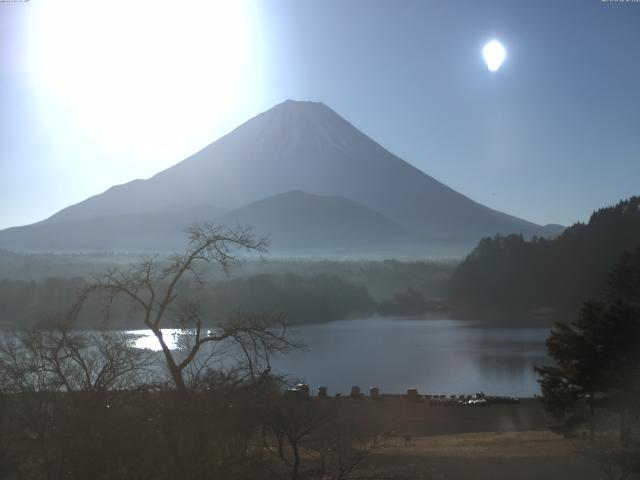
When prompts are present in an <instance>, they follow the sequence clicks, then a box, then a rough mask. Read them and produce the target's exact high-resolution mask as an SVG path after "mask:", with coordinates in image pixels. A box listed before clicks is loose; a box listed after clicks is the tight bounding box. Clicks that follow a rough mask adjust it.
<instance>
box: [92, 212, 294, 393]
mask: <svg viewBox="0 0 640 480" xmlns="http://www.w3.org/2000/svg"><path fill="white" fill-rule="evenodd" d="M188 233H189V246H188V248H187V250H186V251H185V252H184V253H181V254H176V255H173V256H172V257H170V258H169V259H168V263H163V262H161V261H159V260H158V259H154V258H151V259H146V260H144V261H142V262H140V263H138V264H135V265H131V266H129V267H126V268H113V269H111V270H109V271H108V272H106V274H105V275H103V276H102V277H100V278H98V279H97V280H96V281H95V282H94V283H93V284H92V285H91V286H90V287H89V288H88V289H87V292H88V293H90V292H92V291H102V292H105V293H106V294H107V298H108V302H109V304H113V302H114V300H115V299H116V298H117V297H121V296H124V297H125V298H126V299H127V300H128V301H129V302H130V303H131V305H132V306H133V307H134V309H135V310H136V311H137V312H141V314H142V322H143V324H144V326H145V327H147V328H148V329H149V330H151V332H153V334H154V335H155V337H156V338H157V339H158V343H159V345H160V348H161V350H162V353H163V355H164V359H165V361H166V365H167V368H168V370H169V374H170V375H171V378H172V380H173V383H174V384H175V387H176V389H177V390H178V391H180V392H183V393H184V392H187V391H188V389H189V388H188V381H187V378H186V377H187V373H188V372H189V371H191V372H193V367H194V362H196V360H197V357H198V354H199V353H200V352H201V350H202V347H203V346H205V344H210V343H217V344H221V343H223V342H225V341H229V342H233V343H234V344H235V346H236V347H239V348H240V349H241V351H242V353H243V356H244V360H246V362H245V364H244V365H245V366H246V367H247V372H248V373H249V374H251V375H255V374H257V373H264V371H263V372H257V370H256V369H257V368H258V367H259V365H258V364H260V365H264V363H265V361H266V369H268V368H269V362H268V359H269V356H270V355H271V354H273V353H276V352H282V351H286V350H287V349H288V348H289V347H291V346H293V343H291V342H289V341H288V340H287V338H286V337H287V331H286V326H285V324H284V323H283V322H282V318H281V317H280V316H278V315H270V314H259V315H252V314H246V313H240V314H238V315H235V316H233V317H232V318H230V319H227V320H226V321H224V322H221V323H219V324H217V325H216V326H214V327H213V328H209V329H207V330H206V331H205V330H204V325H205V320H204V319H203V318H202V313H201V311H200V306H199V304H198V301H197V300H194V299H193V298H191V297H190V296H189V295H188V292H185V291H184V290H185V288H184V284H186V282H187V281H191V282H195V285H197V286H198V287H202V286H203V285H205V283H206V281H205V280H204V277H203V273H202V269H201V267H202V266H203V265H206V264H215V265H217V266H218V267H220V268H221V269H222V270H223V271H224V272H225V273H227V272H229V269H230V268H231V266H232V265H233V264H234V263H235V262H237V260H238V256H237V254H238V252H239V251H243V250H244V251H254V252H259V253H262V252H264V251H266V247H267V244H268V240H267V238H258V237H256V236H255V235H254V233H253V232H252V230H251V229H250V228H246V227H235V228H232V229H224V228H223V227H220V226H216V225H211V224H206V223H205V224H196V225H193V226H192V227H190V228H189V229H188ZM181 284H182V285H181ZM181 287H182V289H181ZM209 323H211V322H209ZM171 324H178V325H180V326H181V327H182V328H185V329H186V328H191V329H193V335H192V336H191V338H190V339H189V341H188V342H187V344H186V345H184V346H183V347H184V348H183V349H182V351H181V352H179V353H176V352H174V351H172V350H171V348H170V346H169V345H168V344H167V340H166V339H165V338H164V334H163V331H162V329H163V328H165V327H167V326H169V325H171ZM259 360H261V361H259ZM257 361H259V362H258V363H256V362H257Z"/></svg>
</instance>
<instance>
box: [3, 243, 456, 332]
mask: <svg viewBox="0 0 640 480" xmlns="http://www.w3.org/2000/svg"><path fill="white" fill-rule="evenodd" d="M35 257H36V260H35V261H34V259H33V258H32V256H30V255H25V254H14V253H11V252H7V251H3V252H0V266H2V267H3V268H2V270H3V271H4V272H9V271H11V272H17V271H19V270H20V266H22V275H21V276H20V277H19V278H17V279H16V278H14V276H13V275H4V278H2V279H0V321H1V322H2V326H4V327H5V328H19V327H25V326H27V327H29V326H35V325H37V324H39V323H40V322H42V321H44V320H46V319H47V317H49V316H51V315H54V314H56V313H57V312H61V311H64V310H65V309H67V308H69V306H70V305H71V304H72V303H73V302H74V299H75V298H76V296H77V293H78V291H79V290H80V289H81V288H82V286H83V285H84V284H85V283H86V282H88V281H90V280H91V278H92V276H93V275H94V274H95V273H96V272H99V271H101V270H104V269H106V268H108V267H109V266H111V265H113V264H115V263H122V258H119V259H112V260H111V262H110V261H109V260H108V257H104V256H86V257H85V258H84V259H83V256H65V258H70V259H71V260H72V261H71V262H69V263H68V264H67V263H64V259H61V258H59V257H58V256H56V255H37V256H35ZM40 259H44V260H45V262H46V264H48V265H51V266H53V268H51V269H50V270H49V271H50V272H51V273H53V274H56V273H57V275H58V276H55V277H54V276H47V275H46V273H47V272H46V271H45V272H43V271H42V270H40V268H39V267H38V262H40ZM83 261H85V262H86V267H85V269H86V270H85V271H86V272H88V273H87V274H86V275H83V276H81V275H80V273H81V272H82V263H83ZM67 265H68V267H67ZM454 266H455V263H453V262H451V261H415V262H402V261H397V260H386V261H330V260H315V261H312V260H300V261H293V260H287V261H283V260H276V261H267V262H260V261H248V262H244V263H241V264H239V265H237V266H236V267H234V268H233V269H232V271H231V275H230V276H229V277H224V276H221V275H220V273H219V272H218V271H211V272H209V273H210V276H211V280H212V281H211V282H210V286H208V287H207V288H206V289H205V290H204V291H202V292H200V293H199V296H200V299H201V307H202V309H203V313H204V314H205V317H206V318H207V319H210V321H211V322H212V323H215V322H217V321H219V320H221V319H223V318H224V317H226V316H228V315H230V314H233V313H236V312H237V311H239V310H244V311H255V312H259V311H273V312H278V313H284V314H285V315H286V319H287V322H288V323H290V324H306V323H318V322H323V321H331V320H340V319H346V318H354V317H358V316H370V315H374V314H376V313H381V314H385V315H404V314H407V315H409V314H415V313H423V312H426V311H428V310H430V309H434V308H442V305H443V303H444V299H445V298H446V295H447V286H448V282H449V278H450V277H451V273H452V271H453V268H454ZM29 269H32V271H31V275H28V274H26V273H25V270H29ZM29 277H31V278H34V279H32V280H28V278H29ZM184 288H190V287H189V286H185V287H184ZM83 312H84V313H83V315H82V318H81V320H82V322H81V324H83V325H84V326H88V327H90V326H96V325H99V324H101V322H102V321H103V320H104V319H105V316H106V312H104V311H102V310H101V307H100V302H99V301H97V299H96V301H95V302H92V301H89V302H87V303H85V306H84V308H83ZM108 317H109V318H108V321H109V325H110V326H112V327H114V328H138V327H139V326H140V323H139V322H138V321H137V320H139V319H132V318H131V315H130V312H129V311H127V310H126V309H125V307H124V306H120V305H118V304H117V303H116V304H115V305H113V306H112V308H111V309H110V311H109V312H108Z"/></svg>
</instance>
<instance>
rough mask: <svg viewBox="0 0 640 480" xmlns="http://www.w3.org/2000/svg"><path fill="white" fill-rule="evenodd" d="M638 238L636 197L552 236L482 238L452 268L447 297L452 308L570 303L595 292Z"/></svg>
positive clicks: (639, 205)
mask: <svg viewBox="0 0 640 480" xmlns="http://www.w3.org/2000/svg"><path fill="white" fill-rule="evenodd" d="M639 244H640V197H632V198H630V199H628V200H624V201H621V202H620V203H618V204H617V205H615V206H612V207H607V208H603V209H600V210H598V211H596V212H594V213H593V215H592V216H591V218H590V220H589V222H588V223H587V224H586V225H585V224H582V223H577V224H575V225H573V226H572V227H570V228H567V229H566V230H565V231H564V233H562V234H561V235H560V236H558V237H557V238H556V239H554V240H546V239H541V238H537V239H533V240H531V241H526V240H525V239H523V238H522V236H519V235H510V236H496V237H493V238H483V239H482V240H481V241H480V243H479V244H478V246H477V247H476V248H475V249H474V250H473V252H471V254H470V255H469V256H467V258H466V259H465V260H464V261H463V262H462V263H461V264H460V265H458V267H457V268H456V270H455V272H454V274H453V277H452V280H451V285H450V294H449V296H450V301H451V303H452V304H454V305H455V306H456V307H458V308H474V309H478V308H481V309H533V308H538V307H554V308H575V307H576V306H577V305H579V304H580V303H581V302H582V301H583V300H585V299H588V298H593V297H597V296H598V295H599V294H600V292H601V290H602V288H603V287H604V286H605V283H606V279H607V275H608V272H609V271H611V269H612V267H613V266H614V264H615V262H616V260H617V258H618V257H619V256H620V255H621V254H622V253H623V252H624V251H631V250H634V249H635V248H636V247H637V246H638V245H639Z"/></svg>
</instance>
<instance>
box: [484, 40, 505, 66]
mask: <svg viewBox="0 0 640 480" xmlns="http://www.w3.org/2000/svg"><path fill="white" fill-rule="evenodd" d="M482 56H483V57H484V61H485V62H486V64H487V68H488V69H489V70H490V71H492V72H496V71H498V69H499V68H500V66H501V65H502V62H504V59H505V58H506V56H507V52H506V51H505V49H504V47H503V46H502V44H501V43H500V42H498V41H497V40H491V41H490V42H489V43H487V44H486V45H485V46H484V48H483V49H482Z"/></svg>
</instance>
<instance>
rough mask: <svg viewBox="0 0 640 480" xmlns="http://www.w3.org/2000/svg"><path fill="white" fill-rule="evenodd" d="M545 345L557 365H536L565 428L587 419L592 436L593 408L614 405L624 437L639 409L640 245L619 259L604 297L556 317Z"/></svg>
mask: <svg viewBox="0 0 640 480" xmlns="http://www.w3.org/2000/svg"><path fill="white" fill-rule="evenodd" d="M547 348H548V351H549V355H550V356H551V357H552V358H553V359H554V361H555V365H554V366H546V367H537V368H536V371H537V372H538V373H539V375H540V380H539V381H540V384H541V388H542V395H543V402H544V405H545V408H546V409H547V410H548V411H549V412H550V413H551V414H553V415H554V416H555V417H556V418H558V419H560V420H562V421H563V423H564V425H565V427H566V428H568V429H571V428H574V427H576V426H578V425H579V424H581V423H583V422H584V421H588V422H589V425H590V432H591V438H593V435H594V428H595V423H594V417H595V412H596V410H597V409H606V410H609V411H614V412H616V413H617V414H618V415H619V416H620V440H621V441H622V442H623V443H626V442H627V441H628V440H629V435H630V432H631V429H632V420H633V419H634V418H635V417H637V414H638V413H639V412H640V409H639V408H638V402H637V398H638V395H639V394H640V247H639V248H638V249H637V250H636V252H635V253H634V254H630V253H625V254H624V255H622V256H621V258H620V259H619V261H618V263H617V265H616V267H615V268H614V270H613V272H612V273H611V275H610V278H609V283H608V289H607V292H606V297H605V300H604V301H602V302H594V301H591V302H585V303H584V304H583V306H582V308H581V309H580V312H579V314H578V317H577V318H576V320H574V321H573V322H571V323H569V324H563V323H557V324H556V325H555V327H554V328H553V330H552V331H551V335H550V336H549V338H548V339H547Z"/></svg>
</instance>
